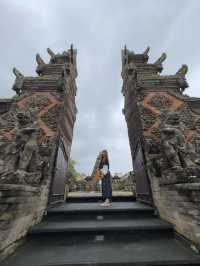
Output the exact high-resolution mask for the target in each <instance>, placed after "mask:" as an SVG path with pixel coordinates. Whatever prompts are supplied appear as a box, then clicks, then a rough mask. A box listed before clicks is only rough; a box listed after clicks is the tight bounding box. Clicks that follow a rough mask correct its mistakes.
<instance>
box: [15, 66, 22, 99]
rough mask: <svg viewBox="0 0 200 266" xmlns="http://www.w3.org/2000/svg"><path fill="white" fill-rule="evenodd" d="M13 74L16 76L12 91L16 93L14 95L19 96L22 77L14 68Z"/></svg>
mask: <svg viewBox="0 0 200 266" xmlns="http://www.w3.org/2000/svg"><path fill="white" fill-rule="evenodd" d="M13 73H14V75H15V76H16V79H15V83H14V85H13V87H12V89H13V90H14V91H15V92H16V94H18V95H20V94H21V90H22V86H23V82H24V75H23V74H22V73H21V72H20V71H19V70H18V69H17V68H15V67H14V68H13Z"/></svg>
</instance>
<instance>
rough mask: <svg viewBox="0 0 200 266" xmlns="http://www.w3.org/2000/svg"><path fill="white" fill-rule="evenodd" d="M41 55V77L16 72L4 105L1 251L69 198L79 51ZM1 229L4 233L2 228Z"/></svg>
mask: <svg viewBox="0 0 200 266" xmlns="http://www.w3.org/2000/svg"><path fill="white" fill-rule="evenodd" d="M47 52H48V53H49V55H50V62H49V63H48V64H46V63H45V62H44V61H43V59H42V58H41V57H40V55H39V54H37V55H36V61H37V68H36V72H37V74H38V76H37V77H27V76H24V75H23V74H22V73H21V72H20V71H19V70H17V69H16V68H14V69H13V72H14V74H15V76H16V79H15V83H14V85H13V90H14V91H16V96H15V97H13V98H12V99H11V100H10V99H9V100H5V99H4V100H2V101H1V102H0V113H1V115H0V147H1V148H0V193H1V196H0V212H1V214H0V216H1V218H0V226H1V228H2V229H3V231H2V232H3V233H2V234H0V250H3V249H5V248H6V247H9V249H12V243H14V242H15V240H16V239H18V238H20V237H21V236H23V235H24V234H26V231H27V230H28V228H29V227H30V226H32V225H33V224H34V223H37V222H39V221H40V220H41V218H42V216H43V213H44V211H45V210H46V207H47V203H49V204H51V203H52V202H55V201H58V200H61V199H62V200H64V197H65V184H66V170H67V162H68V160H69V155H70V149H71V144H72V136H73V127H74V122H75V119H76V113H77V109H76V105H75V96H76V90H77V88H76V82H75V79H76V77H77V69H76V50H75V49H73V47H72V46H71V48H70V49H69V50H68V51H66V52H63V53H62V54H54V52H53V51H52V50H51V49H49V48H48V49H47ZM0 230H1V229H0Z"/></svg>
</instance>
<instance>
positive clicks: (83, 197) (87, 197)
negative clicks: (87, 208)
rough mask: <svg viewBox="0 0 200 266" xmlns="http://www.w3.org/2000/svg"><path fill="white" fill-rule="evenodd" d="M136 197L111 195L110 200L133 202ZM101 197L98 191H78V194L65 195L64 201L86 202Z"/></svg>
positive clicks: (98, 199) (95, 200)
mask: <svg viewBox="0 0 200 266" xmlns="http://www.w3.org/2000/svg"><path fill="white" fill-rule="evenodd" d="M135 200H136V198H135V196H133V195H118V196H113V198H112V201H113V202H121V201H122V202H133V201H135ZM101 201H102V197H101V195H100V193H95V194H91V193H80V195H76V194H75V195H73V194H71V195H70V196H69V197H67V199H66V202H67V203H87V202H101Z"/></svg>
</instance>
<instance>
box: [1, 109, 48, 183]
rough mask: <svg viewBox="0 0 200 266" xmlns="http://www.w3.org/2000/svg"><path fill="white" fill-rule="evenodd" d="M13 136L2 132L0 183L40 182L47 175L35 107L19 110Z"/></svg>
mask: <svg viewBox="0 0 200 266" xmlns="http://www.w3.org/2000/svg"><path fill="white" fill-rule="evenodd" d="M15 117H16V126H15V128H14V130H13V132H12V133H13V138H12V139H11V140H7V139H5V137H3V136H0V148H1V151H0V183H7V184H12V183H13V184H28V185H39V184H40V182H41V181H42V180H43V178H44V172H43V169H44V164H46V161H45V160H44V159H43V158H42V155H43V156H44V154H42V153H41V149H40V148H39V145H38V136H39V133H40V129H39V127H38V125H37V122H35V121H36V119H35V117H34V110H32V112H31V111H24V110H19V111H17V113H16V116H15Z"/></svg>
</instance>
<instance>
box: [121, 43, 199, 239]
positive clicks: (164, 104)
mask: <svg viewBox="0 0 200 266" xmlns="http://www.w3.org/2000/svg"><path fill="white" fill-rule="evenodd" d="M148 52H149V48H147V49H146V51H145V52H144V53H142V54H135V53H134V52H132V51H129V50H128V49H127V48H126V47H125V49H124V50H122V78H123V88H122V93H123V95H124V99H125V104H124V110H123V113H124V115H125V119H126V122H127V127H128V135H129V142H130V148H131V153H132V160H133V168H134V172H135V178H136V192H137V197H138V199H140V200H143V201H147V202H150V203H151V204H154V205H155V206H156V207H157V209H158V211H159V213H160V215H161V217H162V218H163V219H165V220H168V221H170V222H171V223H173V224H174V225H175V226H176V229H177V231H179V232H180V233H181V234H183V235H184V236H186V237H187V238H189V239H191V240H193V241H194V242H196V243H200V234H199V232H200V226H199V222H198V221H199V219H200V204H199V203H200V99H199V98H191V97H189V96H187V95H185V94H184V93H183V92H184V90H185V88H187V87H188V84H187V81H186V79H185V75H186V73H187V70H188V68H187V66H186V65H182V67H181V68H180V69H179V70H178V71H177V72H176V73H175V74H173V75H160V72H161V71H162V69H163V67H162V63H163V61H164V60H165V59H166V54H165V53H163V54H162V55H161V57H160V58H159V59H158V60H156V62H154V63H148V59H149V56H148Z"/></svg>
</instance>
